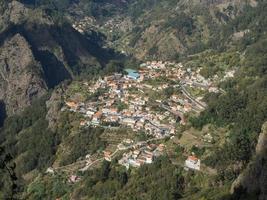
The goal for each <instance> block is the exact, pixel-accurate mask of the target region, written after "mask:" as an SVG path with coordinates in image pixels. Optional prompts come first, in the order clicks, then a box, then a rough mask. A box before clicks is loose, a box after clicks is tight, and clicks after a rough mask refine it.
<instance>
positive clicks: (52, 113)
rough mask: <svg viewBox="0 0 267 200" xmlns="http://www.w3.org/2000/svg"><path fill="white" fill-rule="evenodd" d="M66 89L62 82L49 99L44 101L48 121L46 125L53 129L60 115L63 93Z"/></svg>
mask: <svg viewBox="0 0 267 200" xmlns="http://www.w3.org/2000/svg"><path fill="white" fill-rule="evenodd" d="M65 90H66V85H65V84H62V85H60V86H59V87H58V88H56V89H55V90H54V91H53V93H52V95H51V97H50V99H49V100H48V101H47V102H46V107H47V114H46V120H47V121H48V127H49V128H50V129H51V130H55V128H56V125H57V122H58V119H59V117H60V110H61V108H62V105H63V102H64V99H63V94H64V92H65Z"/></svg>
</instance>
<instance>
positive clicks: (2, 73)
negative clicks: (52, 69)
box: [0, 34, 47, 115]
mask: <svg viewBox="0 0 267 200" xmlns="http://www.w3.org/2000/svg"><path fill="white" fill-rule="evenodd" d="M42 74H43V72H42V69H41V67H40V65H39V64H38V63H37V62H36V61H35V59H34V56H33V54H32V51H31V48H30V46H29V44H28V42H27V41H26V40H25V38H23V37H22V36H21V35H19V34H16V35H15V36H13V37H12V38H10V39H7V40H6V41H5V42H4V44H3V45H2V46H1V47H0V100H2V101H3V102H4V103H5V104H6V111H7V114H8V115H10V114H14V113H17V112H19V111H21V110H22V109H23V108H24V107H25V106H28V105H30V104H31V102H32V101H33V100H34V99H35V98H38V97H40V96H42V95H43V94H45V92H46V90H47V87H46V84H45V82H44V81H43V79H42V76H43V75H42Z"/></svg>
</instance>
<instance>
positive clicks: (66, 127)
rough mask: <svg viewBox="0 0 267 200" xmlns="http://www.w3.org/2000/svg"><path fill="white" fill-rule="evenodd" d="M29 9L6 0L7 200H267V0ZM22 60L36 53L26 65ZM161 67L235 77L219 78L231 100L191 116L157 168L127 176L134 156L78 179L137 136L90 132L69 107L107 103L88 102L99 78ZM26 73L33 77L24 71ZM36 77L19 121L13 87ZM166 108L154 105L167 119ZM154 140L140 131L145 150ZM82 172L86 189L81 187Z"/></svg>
mask: <svg viewBox="0 0 267 200" xmlns="http://www.w3.org/2000/svg"><path fill="white" fill-rule="evenodd" d="M9 2H11V1H9ZM14 2H15V3H14ZM20 2H21V3H22V4H21V3H18V2H16V1H13V2H12V3H11V4H8V1H1V0H0V8H1V9H0V12H1V13H3V15H2V17H0V24H1V27H0V29H1V32H0V59H1V58H3V59H2V60H3V61H2V60H0V72H1V73H0V91H1V89H2V88H3V89H2V91H3V92H2V91H1V94H2V93H3V94H4V92H6V91H10V92H9V93H8V95H7V94H4V95H2V96H3V97H2V96H1V94H0V114H1V116H0V127H1V128H0V144H1V149H0V159H1V164H0V175H1V176H2V177H4V178H2V179H1V180H0V199H10V198H13V199H33V200H35V199H58V198H60V199H131V200H134V199H136V200H137V199H138V200H139V199H151V200H152V199H153V200H155V199H159V200H160V199H184V200H256V199H259V200H264V199H266V198H267V195H266V194H267V191H266V187H265V186H266V183H267V178H266V167H267V164H266V156H267V152H266V148H265V146H266V138H267V136H266V121H267V35H266V31H267V30H266V29H267V19H266V13H267V2H265V1H263V0H258V1H254V0H248V1H239V0H234V1H228V0H218V1H210V0H204V1H201V0H193V1H187V0H180V1H172V0H127V1H120V0H112V1H105V0H101V1H94V0H88V1H80V0H64V1H61V0H56V1H45V0H21V1H20ZM14 7H15V8H16V9H18V10H19V12H17V10H16V9H15V10H14ZM7 8H8V9H9V11H8V12H7ZM21 13H23V14H22V15H23V16H24V17H23V18H20V16H21ZM32 14H35V15H32ZM31 16H35V17H34V18H32V17H31ZM18 18H20V19H19V20H18ZM81 24H86V25H81ZM74 25H75V26H74ZM79 25H81V26H79ZM77 27H78V28H77ZM81 29H82V30H81ZM13 46H14V49H15V50H14V49H13V48H12V47H13ZM15 46H16V48H17V49H16V48H15ZM6 51H7V52H6ZM20 51H23V52H26V53H24V56H25V57H24V59H23V60H20V58H18V57H17V56H18V55H20V54H19V52H20ZM9 52H11V53H9ZM14 52H15V53H14ZM118 52H120V53H118ZM21 56H22V55H20V57H21ZM14 59H15V60H16V59H18V61H14ZM25 60H26V61H27V62H26V61H25ZM151 60H152V61H153V60H158V61H174V62H179V63H181V64H182V65H184V66H186V67H188V68H190V70H191V69H192V70H194V69H199V71H200V72H199V73H200V74H201V75H202V76H203V77H205V78H206V79H209V80H212V79H213V78H214V77H215V76H217V77H221V76H222V74H224V73H225V72H227V71H230V70H231V71H235V75H234V76H232V77H231V78H227V79H224V78H222V79H221V80H220V81H218V87H220V92H209V93H206V94H205V96H204V98H203V101H204V102H205V104H207V107H206V108H205V110H203V111H202V112H200V114H199V115H193V114H192V115H191V113H189V114H188V115H185V117H186V118H187V120H186V124H185V125H180V124H179V123H177V127H178V129H177V130H178V131H177V132H176V133H175V134H174V135H173V138H174V139H171V137H166V138H164V139H162V141H161V142H162V144H164V146H165V148H166V153H165V154H164V155H161V156H159V157H157V158H156V160H155V162H153V163H152V164H144V165H142V166H141V167H140V168H133V167H130V168H129V169H126V168H125V167H123V166H121V165H120V164H118V160H119V158H121V157H122V156H123V153H125V152H119V153H118V154H119V155H118V156H117V157H115V158H114V159H112V161H111V162H108V161H106V160H105V159H102V158H100V159H99V160H101V162H99V163H98V162H97V163H98V164H96V166H95V167H92V168H90V169H89V170H85V171H82V170H78V168H79V167H80V166H79V164H80V163H81V162H83V158H85V157H86V156H88V155H90V156H91V157H93V158H92V159H95V160H97V159H96V158H94V156H95V157H97V156H99V155H102V154H103V152H105V150H106V149H112V148H113V147H112V145H113V146H114V144H113V143H114V141H116V140H119V139H121V138H123V137H124V135H127V137H130V138H131V137H133V135H134V134H135V133H134V132H132V131H131V130H130V129H125V128H122V129H116V128H114V129H112V127H113V125H114V124H112V123H111V124H108V123H107V124H105V125H104V126H103V127H95V126H90V127H89V128H81V123H82V122H83V120H84V118H83V115H82V113H76V112H72V111H69V110H66V109H65V107H64V105H65V103H66V101H67V100H69V99H72V100H73V101H75V100H76V99H83V100H84V101H87V100H92V102H94V103H96V104H95V105H97V103H99V102H100V99H99V96H101V94H104V93H105V92H106V91H105V90H101V89H100V90H97V91H96V92H95V93H93V94H91V95H88V94H87V93H86V90H88V87H89V90H90V89H92V88H90V82H91V81H93V80H98V79H99V76H104V75H111V74H112V73H113V72H122V71H123V68H138V67H137V64H139V63H141V62H143V61H151ZM22 61H25V62H22ZM21 66H24V67H23V69H24V70H22V71H21V72H20V71H16V69H20V67H21ZM12 67H13V68H12ZM9 69H11V70H9ZM25 71H26V72H27V73H25ZM29 73H30V74H31V76H30V79H29V83H28V82H26V83H25V85H24V86H25V88H26V89H27V91H28V89H29V88H33V89H31V90H30V91H32V93H30V94H33V95H29V96H26V97H27V98H29V100H27V101H25V103H23V104H21V106H18V108H20V109H19V112H15V111H14V112H11V111H10V110H12V109H14V108H15V107H14V105H16V106H17V105H18V102H17V103H16V102H15V101H14V98H15V99H19V98H23V99H24V98H26V97H25V95H24V93H23V92H22V91H24V90H23V88H21V87H19V86H18V85H19V83H16V82H14V81H13V82H12V83H10V82H11V81H12V80H13V79H14V77H15V76H16V75H17V74H18V75H19V76H18V77H25V76H26V75H29ZM25 74H26V75H25ZM19 80H20V79H19ZM65 80H70V81H65ZM100 80H101V79H100ZM164 80H165V79H164ZM164 80H161V79H155V80H153V81H154V82H153V84H155V83H157V82H160V83H162V85H164V84H165V82H164ZM162 81H163V82H162ZM148 84H150V82H149V81H147V82H146V85H148ZM29 85H30V86H31V87H29ZM88 85H89V86H88ZM39 86H40V87H39ZM36 87H37V89H36ZM6 88H8V89H9V90H5V89H6ZM14 88H15V89H14ZM34 89H35V90H34ZM36 91H37V92H36ZM12 92H15V93H14V94H13V93H12ZM133 92H136V94H138V93H137V89H136V91H133ZM138 92H140V91H138ZM152 92H154V93H152V94H149V95H151V96H152V95H154V96H152V97H153V98H164V99H169V98H170V97H171V96H172V95H173V94H178V95H180V93H181V91H180V88H178V89H177V88H174V87H168V88H167V89H165V90H164V92H163V94H161V93H157V92H158V91H152ZM193 92H195V93H198V92H199V91H193ZM199 93H201V91H200V92H199ZM27 94H29V93H27ZM162 96H163V97H162ZM7 97H8V98H7ZM153 98H151V97H150V99H149V100H150V101H152V100H154V99H153ZM17 101H18V100H17ZM14 102H15V103H14ZM20 102H21V101H19V103H20ZM159 105H160V104H155V105H153V107H154V108H155V109H156V110H160V109H161V108H159ZM116 106H117V108H119V110H123V109H125V108H127V107H128V106H127V105H125V104H123V103H122V102H116ZM14 110H16V109H14ZM6 111H8V112H7V113H8V116H6ZM1 124H3V125H2V126H1ZM115 125H116V123H115ZM107 127H108V128H107ZM112 134H113V135H112ZM190 134H192V135H198V134H202V135H207V134H210V135H212V136H214V137H213V140H212V142H210V143H205V144H204V145H198V144H199V141H197V142H195V141H194V142H193V140H194V139H193V137H192V138H191V139H192V141H189V142H188V143H189V144H187V145H184V146H183V140H185V139H184V138H186V137H187V135H190ZM188 137H189V136H188ZM149 138H150V136H147V135H144V133H141V134H140V135H138V139H137V141H143V140H149ZM201 138H202V136H201ZM176 140H177V141H178V142H176ZM190 143H192V145H191V144H190ZM193 143H194V144H195V143H196V145H193ZM188 146H189V147H188ZM116 148H117V147H116ZM189 152H190V153H191V152H194V155H196V156H198V157H200V158H201V165H202V166H203V168H202V171H191V170H189V171H186V170H184V165H183V163H182V164H181V162H180V161H181V160H182V161H183V162H184V160H185V159H186V156H187V155H188V154H189ZM91 157H90V159H91ZM73 163H74V165H72V164H73ZM51 168H53V169H55V170H54V171H53V173H52V172H51V171H49V169H50V170H51ZM76 168H77V169H76ZM88 168H89V167H88ZM56 169H57V170H56ZM73 171H75V172H77V173H75V175H77V177H78V179H77V182H76V180H74V181H73V182H72V181H70V178H69V177H71V176H70V175H73ZM77 177H76V178H77Z"/></svg>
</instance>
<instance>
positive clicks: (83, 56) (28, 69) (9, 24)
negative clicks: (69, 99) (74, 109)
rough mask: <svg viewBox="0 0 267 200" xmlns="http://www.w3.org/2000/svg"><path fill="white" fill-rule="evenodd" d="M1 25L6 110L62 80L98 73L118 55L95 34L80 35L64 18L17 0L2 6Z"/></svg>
mask: <svg viewBox="0 0 267 200" xmlns="http://www.w3.org/2000/svg"><path fill="white" fill-rule="evenodd" d="M47 12H48V11H47ZM0 27H1V31H0V52H1V60H0V71H1V78H0V85H1V87H0V100H1V101H2V102H4V103H5V104H6V110H7V113H8V114H14V113H16V112H17V111H21V110H22V108H24V107H25V106H26V105H30V103H31V102H32V99H34V98H35V97H37V98H38V97H40V96H41V95H42V94H44V93H45V90H47V89H49V88H54V87H55V86H56V85H58V84H59V83H60V82H62V81H64V80H67V79H72V78H74V77H75V76H78V75H83V76H90V75H92V74H97V73H99V71H100V70H102V69H103V68H104V67H105V65H106V64H107V63H109V61H110V60H111V59H117V58H119V57H120V56H119V55H117V54H116V53H115V52H114V51H113V50H110V49H107V48H102V46H101V45H102V40H103V38H102V37H100V36H99V35H98V34H97V33H96V32H91V34H88V35H86V36H84V35H81V34H80V33H79V32H77V31H76V30H75V29H73V28H72V27H71V25H70V24H68V23H67V22H65V21H64V20H63V19H61V18H56V17H54V16H53V17H52V16H50V15H49V13H46V11H44V10H43V9H39V8H36V9H32V8H29V7H26V6H25V5H24V4H22V3H20V2H18V1H10V2H9V3H8V1H6V2H3V3H2V4H1V17H0ZM2 110H4V109H2ZM2 116H3V115H2Z"/></svg>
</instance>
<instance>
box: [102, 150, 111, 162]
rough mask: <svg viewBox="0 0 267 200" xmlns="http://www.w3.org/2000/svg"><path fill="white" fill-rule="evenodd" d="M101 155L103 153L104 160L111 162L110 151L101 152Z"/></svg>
mask: <svg viewBox="0 0 267 200" xmlns="http://www.w3.org/2000/svg"><path fill="white" fill-rule="evenodd" d="M103 153H104V158H105V160H106V161H109V162H111V160H112V158H111V152H110V151H103Z"/></svg>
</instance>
